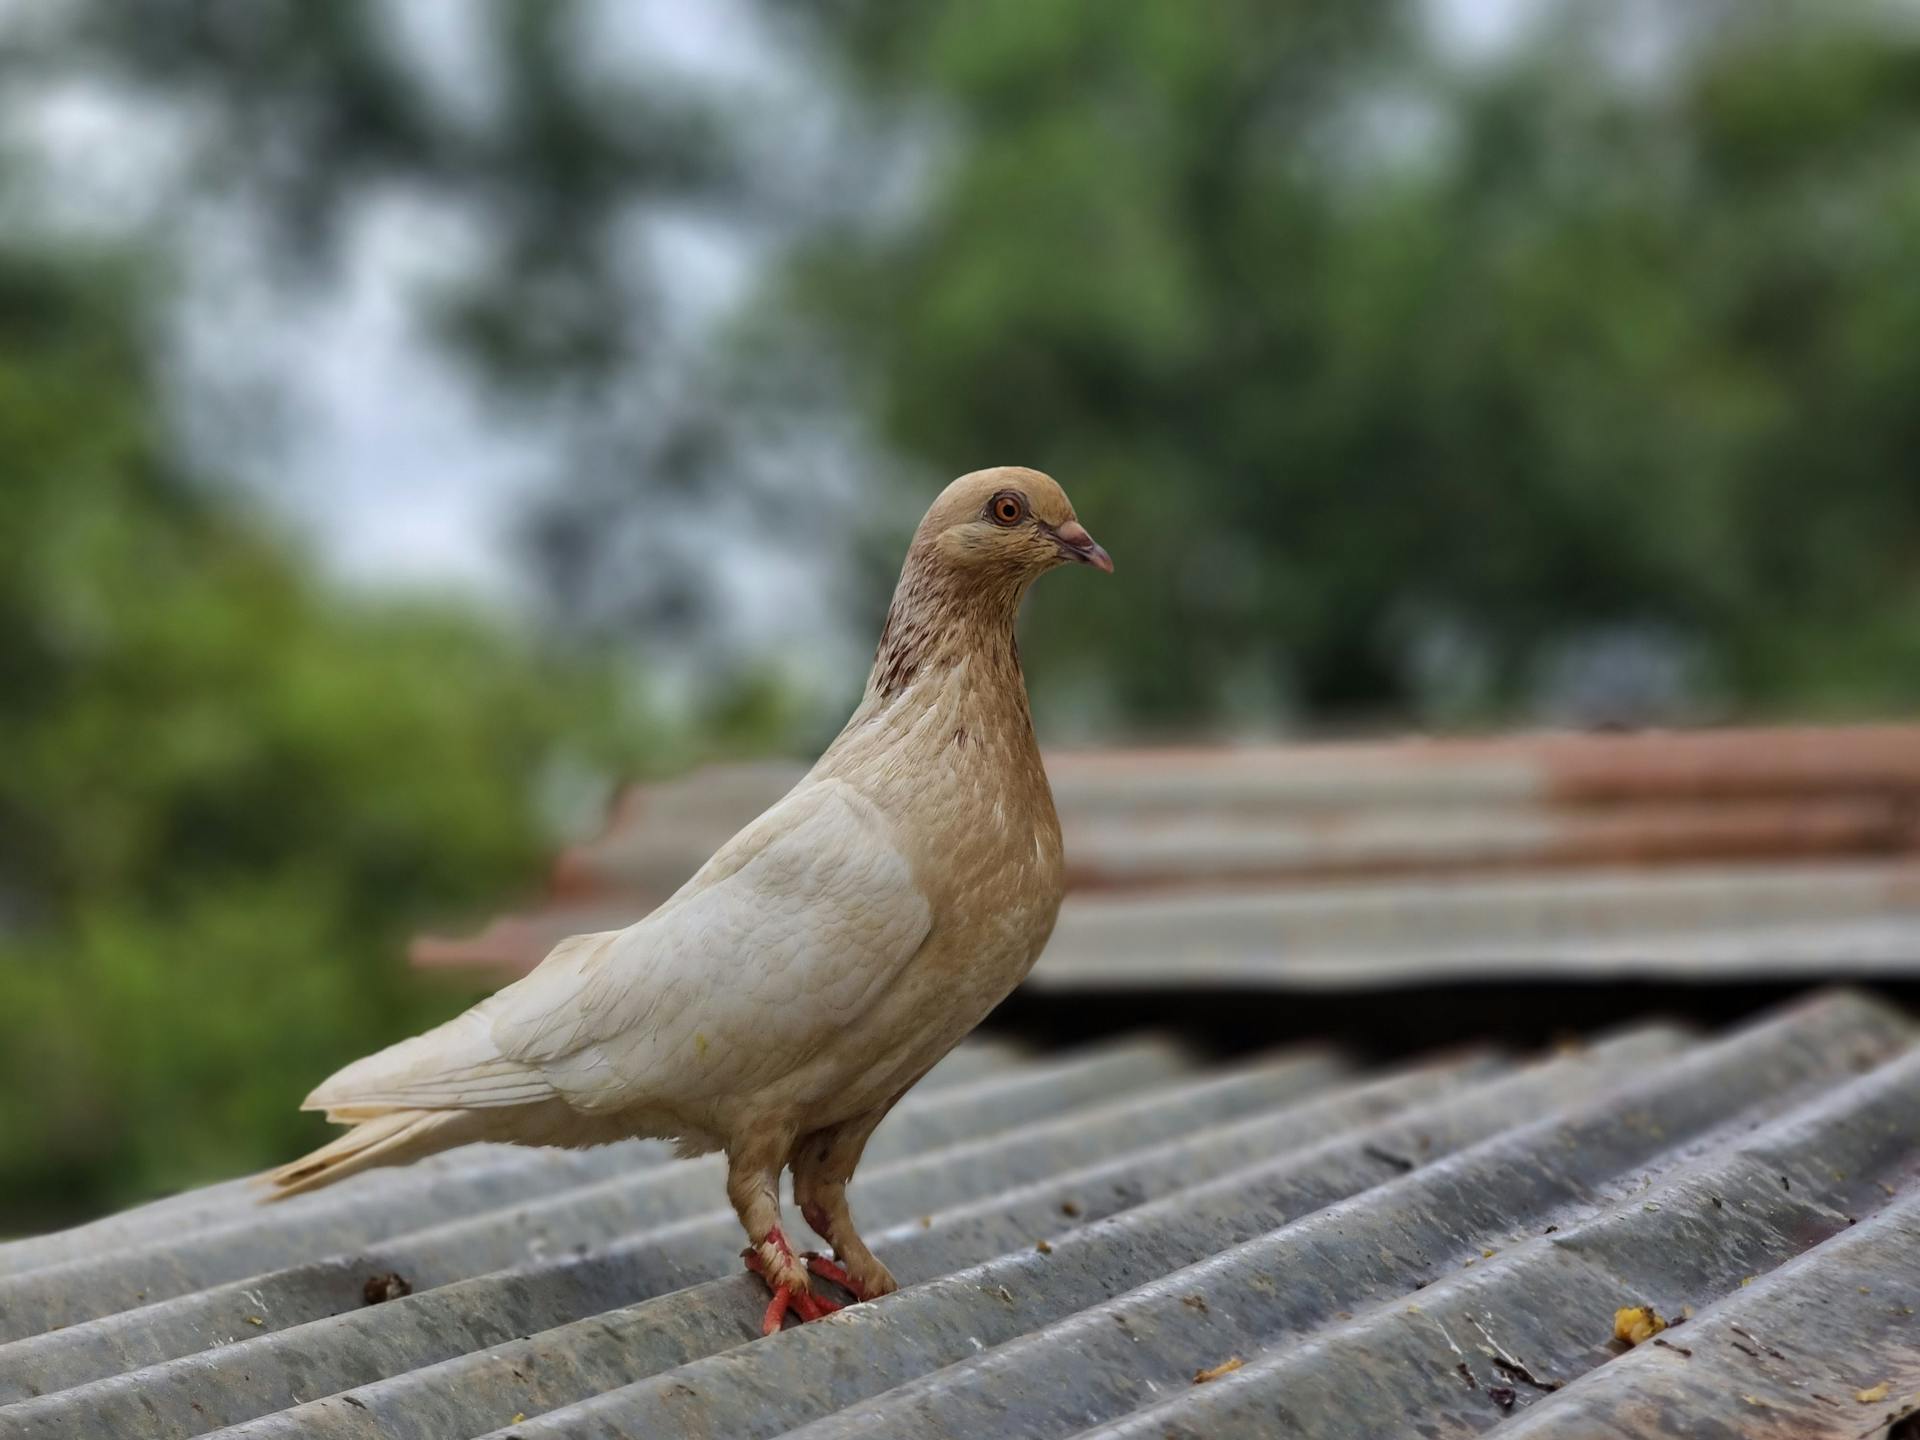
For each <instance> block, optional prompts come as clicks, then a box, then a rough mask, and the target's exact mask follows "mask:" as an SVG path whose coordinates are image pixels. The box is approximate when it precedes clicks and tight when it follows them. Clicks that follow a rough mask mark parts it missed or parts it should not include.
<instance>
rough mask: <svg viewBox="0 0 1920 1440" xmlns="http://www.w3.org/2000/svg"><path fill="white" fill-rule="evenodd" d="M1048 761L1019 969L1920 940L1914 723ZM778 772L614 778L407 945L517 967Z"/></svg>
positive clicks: (1421, 974) (674, 856)
mask: <svg viewBox="0 0 1920 1440" xmlns="http://www.w3.org/2000/svg"><path fill="white" fill-rule="evenodd" d="M1047 764H1048V771H1049V774H1050V775H1051V777H1052V780H1053V786H1054V791H1055V795H1056V798H1057V800H1058V803H1059V808H1060V813H1061V821H1062V825H1063V827H1064V829H1065V832H1066V852H1067V857H1068V863H1069V869H1070V875H1069V879H1070V883H1071V885H1072V888H1073V892H1074V893H1073V894H1071V895H1070V896H1069V897H1068V900H1067V905H1066V908H1065V911H1064V912H1063V916H1062V923H1061V927H1060V932H1059V934H1058V936H1057V937H1056V939H1055V941H1054V943H1053V945H1052V946H1051V947H1050V948H1049V950H1048V953H1047V956H1046V958H1045V959H1044V960H1043V962H1042V965H1041V968H1040V970H1039V971H1038V972H1037V975H1036V977H1035V978H1036V982H1037V983H1038V984H1040V985H1043V986H1054V987H1057V988H1069V987H1079V986H1083V985H1088V984H1095V985H1110V984H1122V985H1130V986H1139V985H1154V986H1162V987H1164V986H1179V985H1188V984H1195V983H1200V984H1218V983H1231V984H1236V985H1238V984H1253V985H1261V986H1278V987H1301V986H1319V985H1322V984H1325V983H1328V981H1329V980H1335V981H1340V982H1343V983H1344V982H1345V981H1346V980H1347V979H1348V978H1349V977H1350V978H1351V979H1352V981H1353V982H1354V983H1359V984H1371V985H1379V984H1390V983H1402V982H1406V981H1410V980H1428V979H1441V980H1444V979H1448V978H1452V977H1455V976H1461V975H1497V974H1502V973H1506V972H1508V971H1510V970H1512V969H1513V968H1515V967H1524V968H1529V969H1532V970H1548V971H1552V972H1556V973H1572V974H1594V973H1609V972H1612V971H1615V970H1618V969H1620V968H1622V967H1623V966H1625V965H1629V964H1631V965H1635V966H1646V965H1649V964H1654V965H1658V966H1660V967H1661V969H1662V970H1663V971H1664V972H1665V973H1667V974H1670V975H1674V976H1681V975H1685V976H1689V977H1693V978H1712V977H1716V976H1722V975H1726V974H1729V973H1741V972H1746V973H1753V972H1756V971H1762V972H1767V973H1773V974H1786V975H1800V976H1807V977H1811V976H1817V975H1821V974H1825V973H1828V972H1827V971H1826V969H1825V965H1826V962H1828V961H1831V960H1834V959H1841V960H1844V961H1846V962H1849V963H1850V964H1851V965H1852V966H1853V967H1854V968H1855V969H1856V970H1857V971H1858V972H1859V973H1870V972H1875V973H1887V972H1894V971H1899V972H1907V973H1911V971H1912V970H1913V969H1914V967H1915V963H1916V960H1920V727H1916V726H1893V725H1887V726H1853V727H1839V728H1830V729H1827V728H1784V729H1771V730H1727V731H1703V732H1695V733H1671V732H1649V733H1646V734H1639V735H1566V734H1546V735H1522V736H1511V737H1505V738H1500V739H1488V740H1412V741H1399V742H1392V743H1382V744H1341V745H1295V746H1281V747H1262V748H1231V747H1218V748H1213V749H1185V750H1110V751H1096V752H1086V753H1080V754H1071V753H1070V754H1052V755H1049V756H1048V760H1047ZM798 773H799V771H798V768H797V767H793V766H787V765H778V764H766V765H748V766H733V767H722V768H719V769H713V770H706V771H701V772H698V773H696V774H694V775H691V776H687V777H684V778H682V779H680V780H675V781H672V782H668V783H665V784H658V785H648V786H639V787H635V788H634V789H632V790H630V791H629V792H628V793H627V794H626V795H625V796H624V797H623V798H622V799H621V801H620V803H619V804H618V806H617V807H616V809H615V813H614V815H613V816H612V818H611V819H610V821H609V823H608V825H607V827H606V829H605V831H604V832H603V833H602V834H601V835H599V836H598V837H596V838H595V839H593V840H590V841H588V842H586V843H585V844H582V845H579V846H576V847H575V848H573V849H571V850H569V851H568V852H566V853H565V854H564V855H563V856H561V858H560V860H559V861H558V862H557V864H556V867H555V886H554V895H553V898H552V900H551V901H550V902H549V903H548V904H547V905H546V906H544V907H542V908H540V909H537V910H535V911H534V912H533V913H530V914H526V915H521V916H511V917H507V918H505V919H502V920H500V921H497V922H495V923H494V924H493V925H492V926H491V927H489V928H488V929H487V930H485V931H483V932H482V933H481V934H479V935H477V936H474V937H471V938H468V939H463V940H446V939H433V938H428V939H423V940H422V941H420V942H419V943H418V944H417V945H416V947H415V958H416V959H417V960H419V961H421V962H422V963H426V964H475V963H480V964H497V965H502V966H506V967H509V968H519V969H524V968H526V967H528V966H530V965H532V964H533V963H534V962H536V961H537V960H538V959H539V958H540V957H541V956H543V955H544V954H546V953H547V951H548V949H550V948H551V946H552V945H553V944H554V942H556V941H557V940H559V939H561V938H563V937H564V936H566V935H570V934H577V933H579V932H581V931H582V930H594V929H605V928H608V927H611V926H618V925H622V924H625V923H627V922H629V921H631V920H633V919H635V918H637V917H638V916H639V915H641V914H644V913H645V912H646V911H647V910H648V909H649V908H651V906H652V905H653V904H655V903H657V902H658V901H659V900H660V899H661V898H663V897H664V896H665V895H666V894H668V893H669V892H670V891H672V890H673V889H674V888H675V887H676V886H678V885H679V884H680V882H681V881H683V880H684V879H685V878H686V877H687V876H688V875H690V874H691V873H692V872H693V871H694V869H695V868H697V867H698V865H699V864H700V863H701V862H702V861H703V860H705V859H706V857H707V856H708V855H709V854H710V853H711V852H712V851H713V849H714V848H715V847H717V846H718V845H720V844H721V843H722V842H724V841H725V840H726V838H727V837H728V836H729V835H731V834H732V833H733V832H734V831H735V830H736V829H737V828H738V827H739V826H740V825H742V824H744V823H746V822H747V821H748V820H750V819H752V817H753V816H754V815H756V814H758V813H759V811H760V810H761V809H762V808H764V807H765V806H766V805H768V804H770V803H771V802H772V801H773V800H775V799H776V798H777V797H778V796H779V795H780V794H781V793H782V792H783V791H784V790H785V789H786V788H787V787H788V786H789V785H791V783H792V782H793V780H794V779H795V778H796V776H797V775H798ZM1250 897H1251V898H1250ZM1215 914H1219V915H1222V916H1227V917H1230V924H1229V926H1228V929H1229V930H1230V931H1231V935H1229V934H1228V933H1227V931H1223V930H1221V929H1220V927H1217V926H1214V925H1213V924H1211V923H1210V921H1209V923H1208V924H1206V925H1205V926H1203V927H1199V928H1200V929H1202V930H1204V932H1205V938H1206V941H1207V943H1206V944H1205V945H1196V944H1194V943H1192V942H1191V937H1192V936H1194V935H1195V934H1196V933H1197V930H1196V925H1195V917H1196V916H1199V917H1211V916H1213V915H1215ZM1436 920H1437V922H1438V928H1437V929H1436V928H1435V922H1436ZM1793 927H1799V928H1798V929H1795V928H1793ZM1130 941H1131V943H1129V942H1130Z"/></svg>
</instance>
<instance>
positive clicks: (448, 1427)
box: [231, 1055, 1494, 1440]
mask: <svg viewBox="0 0 1920 1440" xmlns="http://www.w3.org/2000/svg"><path fill="white" fill-rule="evenodd" d="M1492 1068H1494V1067H1493V1066H1491V1065H1490V1064H1489V1063H1488V1062H1485V1061H1483V1060H1481V1059H1478V1058H1476V1057H1473V1056H1470V1055H1469V1056H1459V1057H1455V1058H1453V1059H1451V1060H1442V1061H1439V1062H1435V1063H1432V1064H1427V1065H1422V1066H1419V1067H1417V1068H1414V1069H1410V1070H1406V1071H1403V1072H1400V1073H1397V1074H1393V1075H1389V1076H1384V1077H1380V1078H1378V1079H1375V1080H1372V1081H1369V1082H1366V1083H1362V1084H1357V1085H1352V1086H1347V1087H1344V1088H1341V1089H1338V1090H1335V1091H1333V1092H1332V1093H1330V1094H1326V1095H1323V1096H1319V1097H1318V1098H1311V1099H1305V1100H1298V1101H1295V1102H1292V1103H1288V1104H1285V1105H1283V1106H1281V1107H1280V1108H1278V1109H1270V1110H1267V1111H1265V1112H1263V1113H1260V1114H1257V1115H1253V1116H1251V1117H1250V1118H1246V1119H1238V1120H1235V1119H1221V1120H1219V1122H1218V1123H1213V1124H1208V1123H1206V1119H1207V1117H1206V1116H1204V1115H1202V1114H1195V1113H1192V1112H1191V1111H1190V1110H1189V1109H1188V1107H1187V1106H1186V1105H1182V1106H1179V1107H1177V1108H1170V1110H1169V1112H1168V1113H1165V1114H1162V1115H1155V1116H1145V1115H1143V1116H1139V1117H1136V1118H1134V1119H1133V1120H1132V1122H1131V1126H1130V1130H1131V1133H1130V1134H1129V1135H1128V1136H1127V1137H1126V1138H1125V1139H1123V1140H1121V1142H1120V1143H1119V1144H1117V1145H1115V1146H1113V1147H1111V1148H1112V1150H1113V1153H1112V1155H1111V1156H1110V1158H1105V1159H1101V1160H1097V1161H1095V1162H1094V1163H1093V1164H1091V1165H1087V1166H1084V1167H1082V1168H1079V1169H1074V1170H1066V1171H1064V1172H1062V1173H1057V1174H1053V1175H1049V1176H1047V1177H1046V1178H1044V1179H1039V1180H1036V1181H1033V1182H1032V1183H1029V1184H1026V1185H1024V1186H1021V1187H1018V1188H1015V1189H1012V1190H997V1191H995V1192H993V1193H990V1194H988V1195H986V1196H985V1197H983V1198H981V1199H978V1200H974V1201H971V1202H968V1203H965V1204H960V1205H949V1206H948V1207H947V1208H944V1209H941V1210H939V1211H937V1212H936V1213H934V1214H932V1215H928V1216H923V1217H922V1218H921V1219H920V1220H908V1221H906V1222H905V1223H903V1224H900V1225H897V1226H895V1227H894V1228H892V1229H889V1230H885V1231H882V1232H880V1233H877V1234H876V1235H874V1236H873V1237H872V1239H873V1242H874V1244H875V1248H876V1249H877V1251H878V1253H879V1254H881V1255H882V1256H883V1258H885V1259H886V1261H887V1263H888V1265H889V1266H891V1267H892V1269H893V1271H894V1274H895V1275H896V1276H897V1277H898V1278H899V1279H900V1280H901V1281H902V1283H904V1284H909V1285H911V1284H916V1283H919V1282H920V1281H923V1280H926V1279H930V1278H933V1277H935V1276H938V1275H943V1274H946V1273H948V1272H949V1271H951V1270H954V1269H956V1268H959V1267H960V1266H962V1265H968V1264H974V1263H977V1262H978V1261H980V1260H984V1259H988V1258H990V1257H992V1256H994V1255H999V1254H1003V1253H1005V1252H1006V1251H1008V1250H1010V1249H1015V1248H1020V1247H1023V1246H1026V1245H1030V1244H1032V1243H1033V1242H1034V1240H1035V1238H1036V1237H1039V1236H1043V1235H1046V1234H1049V1233H1052V1232H1054V1231H1057V1230H1058V1229H1059V1228H1060V1226H1061V1223H1062V1218H1063V1209H1064V1210H1068V1211H1077V1212H1078V1213H1077V1216H1076V1217H1075V1219H1076V1221H1077V1223H1082V1224H1084V1223H1090V1222H1091V1221H1093V1220H1095V1219H1099V1218H1103V1217H1104V1216H1106V1215H1108V1214H1113V1213H1117V1212H1118V1211H1119V1210H1122V1209H1124V1208H1126V1207H1127V1206H1129V1205H1133V1204H1139V1203H1142V1202H1143V1201H1145V1200H1148V1199H1152V1198H1155V1197H1157V1196H1158V1195H1160V1194H1165V1193H1169V1192H1171V1191H1172V1190H1174V1189H1177V1188H1178V1187H1179V1186H1180V1185H1181V1184H1182V1183H1184V1182H1185V1180H1186V1179H1188V1178H1190V1176H1191V1175H1193V1174H1195V1173H1197V1174H1200V1175H1207V1174H1214V1173H1221V1172H1223V1171H1226V1170H1229V1169H1232V1168H1236V1167H1237V1166H1238V1165H1241V1164H1244V1163H1246V1161H1247V1160H1248V1159H1250V1158H1252V1157H1254V1156H1256V1155H1260V1154H1269V1155H1270V1154H1273V1153H1276V1152H1277V1151H1283V1150H1286V1149H1291V1148H1298V1147H1299V1146H1301V1145H1304V1144H1307V1143H1310V1142H1312V1141H1315V1140H1318V1139H1320V1138H1323V1137H1324V1136H1326V1135H1328V1134H1333V1133H1338V1132H1339V1131H1340V1130H1342V1129H1344V1128H1346V1127H1348V1126H1350V1125H1352V1124H1355V1123H1361V1122H1366V1121H1371V1120H1374V1119H1377V1118H1379V1117H1380V1116H1382V1115H1385V1114H1390V1113H1393V1112H1394V1111H1396V1110H1399V1109H1402V1108H1404V1107H1405V1106H1407V1105H1409V1104H1411V1103H1414V1102H1415V1101H1417V1100H1421V1099H1426V1098H1429V1097H1431V1096H1432V1095H1433V1094H1436V1093H1439V1092H1442V1091H1444V1090H1447V1089H1450V1088H1456V1087H1459V1086H1462V1085H1465V1084H1468V1083H1472V1082H1473V1081H1474V1080H1475V1079H1477V1078H1478V1077H1481V1076H1483V1075H1485V1074H1486V1073H1488V1072H1489V1071H1490V1070H1491V1069H1492ZM1116 1118H1117V1117H1116ZM1148 1121H1151V1123H1146V1122H1148ZM1183 1132H1184V1133H1183ZM1163 1135H1181V1136H1182V1138H1180V1139H1176V1140H1169V1141H1163V1142H1160V1143H1154V1142H1155V1140H1156V1137H1158V1136H1163ZM1036 1138H1038V1137H1036ZM1001 1143H1002V1142H1000V1141H998V1140H993V1141H988V1142H982V1145H981V1146H980V1147H979V1148H981V1149H982V1150H983V1152H984V1150H985V1148H986V1147H987V1146H994V1145H999V1144H1001ZM980 1159H981V1160H982V1161H983V1162H985V1163H991V1162H992V1157H991V1156H989V1155H987V1154H985V1153H983V1154H982V1155H981V1157H980ZM947 1198H949V1199H951V1197H947ZM864 1204H865V1202H864V1201H863V1209H864ZM764 1308H765V1290H764V1288H763V1287H762V1286H761V1284H760V1283H759V1282H758V1281H757V1280H755V1279H752V1278H750V1277H748V1276H746V1275H745V1274H743V1273H739V1272H736V1273H734V1274H731V1275H728V1276H727V1277H726V1278H724V1279H720V1280H714V1281H710V1282H708V1283H706V1284H704V1285H699V1286H695V1287H692V1288H691V1289H686V1290H680V1291H676V1292H674V1293H672V1294H669V1295H665V1296H661V1297H659V1298H658V1299H654V1300H650V1301H644V1302H642V1303H640V1304H638V1305H629V1306H626V1307H623V1308H621V1309H619V1310H614V1311H610V1312H608V1313H605V1314H601V1315H597V1316H594V1317H592V1318H591V1319H588V1320H583V1321H577V1322H574V1323H572V1324H569V1325H564V1326H559V1327H556V1328H555V1329H553V1330H550V1331H547V1332H544V1333H543V1334H540V1335H535V1336H532V1337H530V1338H528V1339H526V1340H517V1341H512V1342H509V1343H508V1344H506V1345H502V1346H497V1347H494V1348H493V1349H491V1350H488V1351H482V1352H478V1353H475V1354H471V1355H463V1356H460V1357H458V1358H456V1359H454V1360H451V1361H446V1362H443V1363H441V1364H439V1365H436V1366H431V1367H425V1368H422V1369H417V1370H414V1371H411V1372H409V1373H406V1374H402V1375H398V1376H395V1377H394V1378H393V1379H391V1380H387V1381H382V1382H379V1383H376V1384H374V1385H370V1386H366V1387H363V1388H361V1389H359V1390H358V1391H356V1392H354V1393H353V1394H352V1395H350V1396H347V1395H341V1396H334V1397H330V1398H328V1399H324V1400H320V1401H316V1402H313V1403H312V1404H309V1405H305V1406H302V1407H300V1408H298V1409H296V1410H291V1411H287V1412H285V1413H283V1414H280V1415H276V1416H272V1417H269V1418H266V1419H263V1420H260V1421H257V1422H255V1423H254V1424H252V1425H245V1426H241V1427H239V1428H238V1429H236V1430H234V1431H233V1432H231V1433H232V1434H233V1436H234V1437H235V1440H239V1437H241V1436H246V1437H248V1440H264V1437H268V1436H292V1435H315V1436H327V1437H346V1436H374V1435H378V1436H382V1437H387V1440H431V1437H451V1436H464V1435H470V1434H472V1433H474V1431H475V1430H478V1429H485V1428H488V1427H490V1426H491V1425H493V1424H494V1423H497V1421H498V1419H499V1417H500V1416H501V1415H503V1414H513V1413H516V1412H524V1413H535V1412H538V1411H542V1410H548V1409H552V1408H554V1407H555V1406H557V1405H561V1404H565V1403H569V1402H571V1401H573V1400H576V1399H582V1398H585V1397H587V1396H589V1395H592V1394H594V1393H596V1392H598V1391H600V1390H603V1389H606V1388H608V1387H610V1386H614V1385H619V1384H623V1383H626V1382H628V1381H630V1380H632V1379H634V1378H635V1377H636V1375H638V1374H642V1373H651V1372H653V1371H658V1370H662V1369H666V1368H669V1367H671V1366H673V1365H676V1364H681V1363H684V1362H685V1361H687V1360H689V1359H693V1358H696V1357H698V1356H700V1355H705V1354H711V1353H714V1352H716V1351H719V1350H722V1349H726V1348H729V1347H731V1346H734V1345H738V1344H741V1343H744V1342H746V1341H748V1340H750V1339H752V1338H754V1337H755V1336H757V1335H758V1333H759V1330H758V1319H759V1315H760V1312H761V1311H762V1310H763V1309H764Z"/></svg>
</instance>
